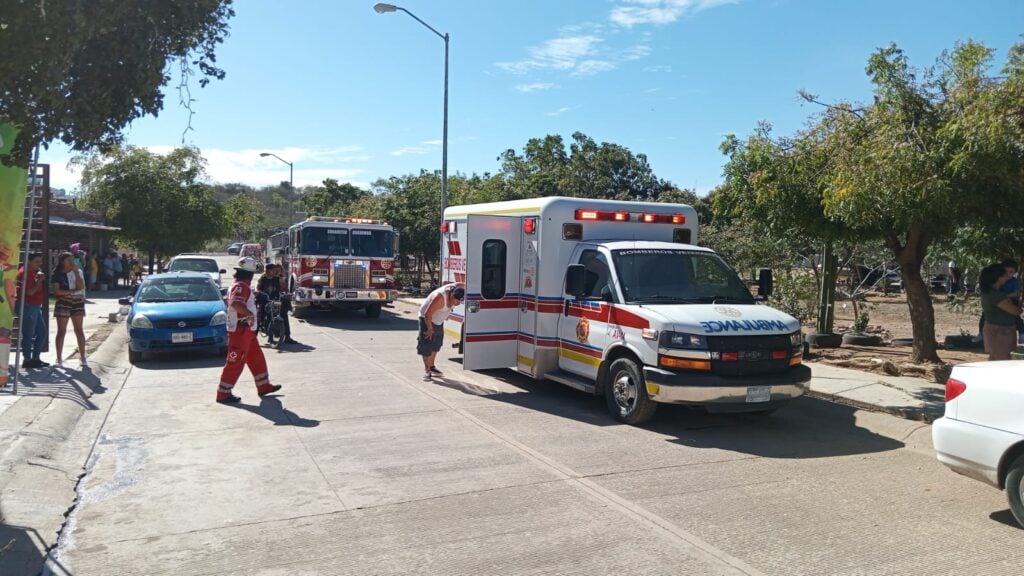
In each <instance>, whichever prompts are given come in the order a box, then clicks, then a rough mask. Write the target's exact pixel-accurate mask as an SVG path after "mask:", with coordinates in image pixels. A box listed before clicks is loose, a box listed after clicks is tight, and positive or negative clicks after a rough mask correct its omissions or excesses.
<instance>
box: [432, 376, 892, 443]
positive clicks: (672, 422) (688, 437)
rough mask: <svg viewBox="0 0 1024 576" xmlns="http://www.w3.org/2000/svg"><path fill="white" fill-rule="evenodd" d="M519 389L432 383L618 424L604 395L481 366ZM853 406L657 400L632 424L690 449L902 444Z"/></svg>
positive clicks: (808, 401)
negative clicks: (718, 405)
mask: <svg viewBox="0 0 1024 576" xmlns="http://www.w3.org/2000/svg"><path fill="white" fill-rule="evenodd" d="M480 373H481V374H486V375H487V376H490V377H492V378H494V379H496V380H500V381H502V382H504V383H506V384H508V385H510V386H513V387H515V388H517V389H518V391H516V392H503V391H495V390H491V389H486V388H483V387H480V386H478V385H475V384H472V383H469V382H463V381H461V380H458V379H457V378H449V377H446V378H437V379H435V381H434V383H435V385H440V386H444V387H447V388H452V389H455V390H459V391H460V392H463V393H465V394H469V395H473V396H479V397H481V398H486V399H488V400H493V401H495V402H502V403H505V404H510V405H513V406H518V407H520V408H525V409H527V410H531V411H536V412H543V413H545V414H551V415H554V416H558V417H560V418H567V419H571V420H575V421H577V422H583V423H586V424H589V425H592V426H602V427H604V426H624V424H621V423H620V422H618V421H617V420H615V419H614V418H612V416H611V415H609V414H608V409H607V407H606V404H605V400H604V398H603V397H597V396H593V395H590V394H586V393H584V392H579V391H577V390H573V389H571V388H569V387H567V386H563V385H561V384H558V383H556V382H548V381H536V380H533V379H531V378H529V377H527V376H524V375H521V374H517V373H515V372H512V371H511V370H486V371H481V372H480ZM856 412H857V409H856V408H853V407H850V406H844V405H841V404H833V403H831V402H827V401H825V400H818V399H815V398H808V397H803V398H798V399H796V400H794V401H792V402H790V403H789V404H787V405H785V406H784V407H783V408H781V409H780V410H779V411H778V412H777V413H776V414H773V415H766V416H755V415H750V414H710V413H708V412H706V411H704V410H702V409H700V408H697V407H689V406H676V405H666V404H663V405H660V406H659V407H658V412H657V414H656V415H655V417H654V419H653V420H652V421H651V422H648V423H647V424H645V425H643V426H640V427H638V428H641V429H646V430H649V431H650V432H654V433H657V434H659V435H662V436H666V437H667V438H666V440H667V441H669V442H673V443H677V444H680V445H683V446H688V447H691V448H714V449H719V450H731V451H734V452H740V453H744V454H751V455H755V456H761V457H765V458H782V459H791V458H792V459H804V458H827V457H833V456H846V455H852V454H870V453H876V452H886V451H890V450H896V449H898V448H902V447H903V445H904V444H903V443H902V442H899V441H896V440H893V439H891V438H888V437H886V436H882V435H880V434H876V433H874V432H872V431H870V430H868V429H866V428H862V427H859V426H857V424H856V420H855V414H856Z"/></svg>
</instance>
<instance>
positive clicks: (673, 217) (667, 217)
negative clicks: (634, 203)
mask: <svg viewBox="0 0 1024 576" xmlns="http://www.w3.org/2000/svg"><path fill="white" fill-rule="evenodd" d="M641 220H642V221H643V222H645V223H648V224H650V223H664V224H669V223H671V224H685V223H686V216H684V215H682V214H644V215H643V217H642V218H641Z"/></svg>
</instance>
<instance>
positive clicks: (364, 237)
mask: <svg viewBox="0 0 1024 576" xmlns="http://www.w3.org/2000/svg"><path fill="white" fill-rule="evenodd" d="M393 237H394V234H393V233H392V232H391V231H390V230H367V229H362V228H352V229H349V228H328V227H325V226H308V227H306V228H303V229H302V253H303V254H310V255H316V256H360V257H364V258H391V257H393V256H394V250H393V248H392V246H393V245H394V244H393Z"/></svg>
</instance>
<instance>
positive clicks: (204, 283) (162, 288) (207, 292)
mask: <svg viewBox="0 0 1024 576" xmlns="http://www.w3.org/2000/svg"><path fill="white" fill-rule="evenodd" d="M220 299H221V295H220V290H218V289H217V287H216V286H214V285H213V282H212V281H211V280H209V279H208V278H154V279H152V280H146V281H145V282H143V283H142V286H141V287H139V294H138V296H137V297H136V299H135V300H136V301H137V302H197V301H199V302H213V301H216V300H220Z"/></svg>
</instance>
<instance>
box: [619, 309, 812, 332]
mask: <svg viewBox="0 0 1024 576" xmlns="http://www.w3.org/2000/svg"><path fill="white" fill-rule="evenodd" d="M637 308H638V310H637V312H639V313H640V314H642V315H648V316H650V318H651V320H653V321H654V322H652V324H654V323H655V322H658V321H659V320H660V322H661V323H662V326H661V327H660V329H662V330H672V331H674V332H683V333H686V334H705V335H708V336H741V335H744V336H750V335H756V334H763V335H770V334H791V333H793V332H796V331H797V330H799V329H800V322H799V321H798V320H797V319H796V318H793V317H792V316H790V315H789V314H786V313H784V312H780V311H778V310H776V309H774V308H770V307H768V306H759V305H757V304H645V305H643V306H642V307H639V306H638V307H637Z"/></svg>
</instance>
